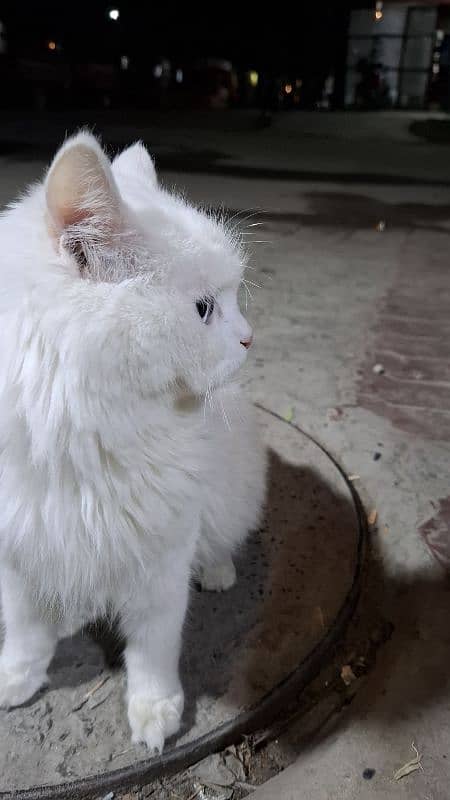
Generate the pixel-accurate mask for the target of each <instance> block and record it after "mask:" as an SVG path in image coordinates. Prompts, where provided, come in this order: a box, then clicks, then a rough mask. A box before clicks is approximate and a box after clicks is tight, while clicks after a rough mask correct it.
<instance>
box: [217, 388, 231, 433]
mask: <svg viewBox="0 0 450 800" xmlns="http://www.w3.org/2000/svg"><path fill="white" fill-rule="evenodd" d="M219 403H220V408H221V411H222V416H223V419H224V422H225V425H226V426H227V428H228V430H229V431H231V425H230V420H229V419H228V415H227V412H226V411H225V406H224V404H223V400H222V398H221V397H220V396H219Z"/></svg>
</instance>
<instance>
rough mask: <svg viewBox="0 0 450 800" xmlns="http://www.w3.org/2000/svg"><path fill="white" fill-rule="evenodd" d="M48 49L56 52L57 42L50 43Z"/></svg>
mask: <svg viewBox="0 0 450 800" xmlns="http://www.w3.org/2000/svg"><path fill="white" fill-rule="evenodd" d="M47 47H48V49H49V50H56V42H48V44H47Z"/></svg>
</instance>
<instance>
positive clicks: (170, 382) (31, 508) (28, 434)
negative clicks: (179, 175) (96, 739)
mask: <svg viewBox="0 0 450 800" xmlns="http://www.w3.org/2000/svg"><path fill="white" fill-rule="evenodd" d="M243 268H244V255H243V251H242V249H241V247H240V244H239V241H238V239H237V238H236V237H235V236H234V235H232V233H230V231H229V230H228V229H227V226H226V225H224V224H221V223H220V221H217V220H215V219H214V218H212V217H210V216H208V215H206V214H204V213H201V212H200V211H198V210H196V209H194V208H192V207H191V206H189V205H188V204H187V203H185V202H184V201H183V200H182V199H180V198H179V197H176V196H174V195H172V194H170V193H167V192H165V191H164V190H162V189H161V188H160V187H159V186H158V183H157V179H156V175H155V170H154V166H153V162H152V160H151V158H150V156H149V155H148V153H147V151H146V150H145V148H144V147H143V146H142V145H140V144H136V145H133V146H132V147H130V148H129V149H127V150H125V151H124V152H123V153H122V154H121V155H119V156H118V157H117V158H116V159H115V160H114V161H113V163H112V164H111V163H110V161H109V160H108V158H107V156H106V155H105V153H104V152H103V151H102V149H101V147H100V145H99V144H98V142H97V141H96V139H95V138H94V137H92V136H91V135H90V134H89V133H84V132H83V133H80V134H78V135H77V136H75V137H74V138H72V139H69V140H68V141H67V142H66V144H65V145H64V146H63V147H62V148H61V150H60V151H59V152H58V153H57V155H56V158H55V160H54V162H53V164H52V166H51V168H50V170H49V172H48V174H47V177H46V179H45V181H44V182H43V184H39V185H37V186H35V187H34V188H32V190H31V191H30V192H29V193H28V195H27V196H25V197H24V198H23V199H21V200H20V201H19V202H18V203H16V204H15V205H14V206H12V207H10V208H9V209H8V210H7V211H6V212H5V213H4V214H3V215H2V218H1V219H0V330H1V359H0V567H1V589H2V605H3V619H4V626H5V638H4V644H3V650H2V653H1V656H0V705H2V706H6V707H8V706H13V705H17V704H20V703H23V702H25V701H26V700H28V699H29V698H30V697H32V695H33V694H34V693H35V692H36V691H37V690H38V689H39V688H40V687H41V686H42V685H44V684H45V683H46V681H47V667H48V665H49V663H50V660H51V658H52V656H53V653H54V649H55V646H56V643H57V640H58V638H59V637H61V636H63V635H65V634H67V633H68V632H71V631H74V630H76V629H77V628H78V627H80V625H82V624H83V623H84V622H85V621H87V620H91V619H93V618H95V617H97V616H99V615H102V614H108V615H112V616H114V617H118V618H119V621H120V625H121V628H122V630H123V633H124V635H125V638H126V650H125V660H126V667H127V677H128V716H129V722H130V726H131V731H132V738H133V740H134V741H143V742H146V743H147V745H148V746H149V747H151V748H155V749H156V750H159V751H161V749H162V747H163V744H164V740H165V738H166V737H167V736H170V735H171V734H173V733H175V732H176V731H177V730H178V728H179V724H180V718H181V714H182V711H183V690H182V687H181V685H180V680H179V675H178V659H179V651H180V643H181V631H182V626H183V621H184V617H185V612H186V605H187V598H188V588H189V580H190V576H191V575H192V574H193V572H196V573H197V575H198V576H199V579H200V580H201V582H202V583H203V586H204V588H207V589H218V590H224V589H227V588H228V587H229V586H231V585H232V584H233V582H234V580H235V571H234V566H233V562H232V559H231V554H232V551H233V549H235V548H236V546H237V545H238V544H239V543H240V542H241V541H242V540H243V539H244V537H245V535H246V533H247V532H248V531H249V530H250V529H251V528H253V527H254V526H255V525H256V524H257V521H258V518H259V514H260V510H261V506H262V502H263V494H264V472H265V465H264V455H263V451H262V448H261V445H260V443H259V440H258V435H257V431H256V426H255V420H254V414H253V411H252V409H251V407H250V406H249V405H248V404H247V403H246V402H245V400H244V399H243V397H242V396H241V394H240V391H239V389H238V387H237V386H236V385H233V377H234V375H235V373H236V371H237V369H238V368H239V367H240V365H241V364H242V363H243V362H244V360H245V358H246V355H247V346H248V345H249V343H250V340H251V330H250V327H249V325H248V323H247V322H246V320H245V319H244V318H243V316H242V315H241V313H240V311H239V308H238V304H237V291H238V287H239V283H240V281H241V277H242V273H243ZM210 296H211V297H214V298H215V308H214V311H213V314H212V316H211V320H210V322H209V323H208V324H205V323H204V322H203V321H202V319H201V318H200V316H199V313H198V311H197V308H196V302H197V301H198V300H200V299H202V298H205V297H210Z"/></svg>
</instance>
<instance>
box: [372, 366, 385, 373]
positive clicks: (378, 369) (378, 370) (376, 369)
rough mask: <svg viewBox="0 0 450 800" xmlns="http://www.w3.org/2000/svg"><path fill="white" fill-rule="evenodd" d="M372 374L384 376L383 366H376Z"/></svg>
mask: <svg viewBox="0 0 450 800" xmlns="http://www.w3.org/2000/svg"><path fill="white" fill-rule="evenodd" d="M372 372H374V373H375V375H382V374H383V372H384V367H383V364H374V366H373V367H372Z"/></svg>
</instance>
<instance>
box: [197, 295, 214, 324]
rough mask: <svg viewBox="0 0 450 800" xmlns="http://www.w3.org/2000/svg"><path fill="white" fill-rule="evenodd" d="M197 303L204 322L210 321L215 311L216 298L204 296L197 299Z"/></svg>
mask: <svg viewBox="0 0 450 800" xmlns="http://www.w3.org/2000/svg"><path fill="white" fill-rule="evenodd" d="M195 305H196V306H197V311H198V313H199V315H200V317H201V320H202V322H205V323H206V324H207V323H208V322H209V321H210V319H211V315H212V313H213V311H214V298H213V297H203V298H202V299H201V300H197V302H196V304H195Z"/></svg>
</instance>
